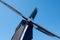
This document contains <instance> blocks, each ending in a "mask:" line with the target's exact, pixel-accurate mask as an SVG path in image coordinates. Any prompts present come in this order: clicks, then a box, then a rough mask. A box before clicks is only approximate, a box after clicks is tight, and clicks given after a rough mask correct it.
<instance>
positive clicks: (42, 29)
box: [33, 23, 60, 39]
mask: <svg viewBox="0 0 60 40" xmlns="http://www.w3.org/2000/svg"><path fill="white" fill-rule="evenodd" d="M33 24H34V25H36V26H37V28H36V29H37V30H38V31H41V32H43V33H45V34H46V35H48V36H51V37H56V38H59V39H60V37H59V36H57V35H55V34H53V33H51V32H49V31H48V30H46V29H45V28H43V27H41V26H39V25H38V24H36V23H33Z"/></svg>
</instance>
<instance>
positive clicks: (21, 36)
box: [0, 0, 60, 40]
mask: <svg viewBox="0 0 60 40" xmlns="http://www.w3.org/2000/svg"><path fill="white" fill-rule="evenodd" d="M0 2H1V3H2V4H4V5H5V6H7V7H8V8H10V9H11V10H12V11H14V12H15V13H17V14H18V15H20V16H21V17H22V18H24V20H22V21H21V23H20V24H19V25H18V27H17V28H16V30H15V33H14V35H13V37H12V39H11V40H32V29H33V25H35V26H36V27H34V28H35V29H37V30H38V31H41V32H42V33H44V34H46V35H48V36H50V37H56V38H58V39H60V37H59V36H57V35H55V34H54V33H52V32H50V31H48V30H47V29H45V28H43V27H41V26H40V25H38V24H36V23H35V22H33V21H32V20H34V18H35V16H36V14H37V8H35V9H34V11H33V12H32V14H31V15H30V16H29V18H26V17H25V16H24V15H23V14H21V13H20V12H19V11H18V10H16V9H15V8H13V7H12V6H10V5H8V4H7V3H5V2H4V1H2V0H0ZM30 19H32V20H30Z"/></svg>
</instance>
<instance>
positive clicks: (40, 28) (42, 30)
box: [0, 0, 60, 39]
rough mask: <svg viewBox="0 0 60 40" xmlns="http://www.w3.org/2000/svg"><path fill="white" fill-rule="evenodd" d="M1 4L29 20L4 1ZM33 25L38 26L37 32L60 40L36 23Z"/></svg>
mask: <svg viewBox="0 0 60 40" xmlns="http://www.w3.org/2000/svg"><path fill="white" fill-rule="evenodd" d="M0 2H1V3H3V4H4V5H5V6H7V7H8V8H10V9H11V10H13V11H14V12H16V13H17V14H18V15H20V16H21V17H23V18H24V19H26V20H27V18H26V17H25V16H23V14H21V13H20V12H19V11H17V10H16V9H15V8H13V7H12V6H10V5H8V4H7V3H5V2H3V1H1V0H0ZM33 18H34V17H33ZM31 22H32V21H31ZM32 23H33V24H34V25H36V26H37V28H36V29H37V30H39V31H41V32H43V33H45V34H47V35H49V36H53V37H57V38H59V39H60V37H59V36H57V35H55V34H53V33H51V32H49V31H48V30H46V29H45V28H43V27H41V26H39V25H38V24H36V23H34V22H32Z"/></svg>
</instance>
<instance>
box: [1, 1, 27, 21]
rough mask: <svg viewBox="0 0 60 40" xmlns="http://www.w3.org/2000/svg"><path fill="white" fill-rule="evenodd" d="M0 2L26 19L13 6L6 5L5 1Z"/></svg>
mask: <svg viewBox="0 0 60 40" xmlns="http://www.w3.org/2000/svg"><path fill="white" fill-rule="evenodd" d="M0 2H1V3H2V4H4V5H5V6H7V7H8V8H10V9H11V10H12V11H14V12H16V13H17V14H18V15H20V16H21V17H23V18H24V19H26V20H27V18H25V17H24V15H23V14H21V13H20V12H19V11H18V10H16V9H15V8H13V7H12V6H10V5H8V4H7V3H5V2H3V1H2V0H0Z"/></svg>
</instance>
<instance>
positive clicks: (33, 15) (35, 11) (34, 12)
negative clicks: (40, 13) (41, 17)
mask: <svg viewBox="0 0 60 40" xmlns="http://www.w3.org/2000/svg"><path fill="white" fill-rule="evenodd" d="M36 14H37V8H35V9H34V11H33V12H32V14H31V15H30V16H29V18H31V19H33V20H34V18H35V16H36Z"/></svg>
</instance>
